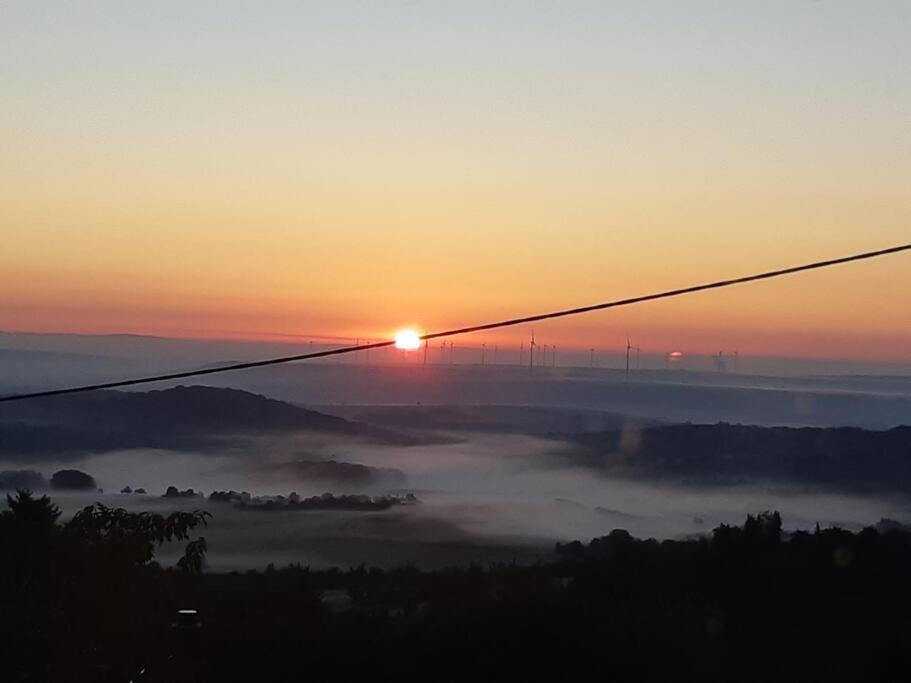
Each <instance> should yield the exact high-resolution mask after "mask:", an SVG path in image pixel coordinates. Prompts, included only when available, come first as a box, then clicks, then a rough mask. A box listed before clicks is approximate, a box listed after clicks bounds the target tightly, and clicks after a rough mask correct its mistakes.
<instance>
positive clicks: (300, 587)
mask: <svg viewBox="0 0 911 683" xmlns="http://www.w3.org/2000/svg"><path fill="white" fill-rule="evenodd" d="M57 514H58V511H57V510H56V509H55V508H54V507H53V504H52V503H51V502H50V501H49V500H48V499H47V498H46V497H45V498H41V499H35V498H34V497H32V496H30V495H29V494H27V493H24V492H23V493H20V494H18V495H17V497H15V498H11V500H10V509H9V510H8V511H6V512H4V513H2V514H0V544H2V547H0V549H2V551H3V555H2V557H3V558H4V559H3V562H2V564H0V568H2V571H0V576H2V580H3V584H2V593H0V600H2V605H0V607H2V609H3V614H4V619H3V620H2V621H0V628H2V629H3V632H2V633H0V643H2V644H3V646H4V647H5V648H7V651H6V652H5V653H3V655H4V656H3V663H4V674H5V676H6V680H13V681H20V680H21V681H48V680H55V681H111V680H131V679H133V680H144V681H169V682H176V681H249V680H268V681H296V680H301V679H305V680H319V681H323V680H336V681H354V680H370V681H407V680H422V681H426V680H433V681H464V680H481V681H554V680H622V681H668V680H694V681H781V680H787V681H802V680H828V681H860V680H863V681H875V680H884V681H900V680H907V679H908V677H909V674H908V672H909V671H911V616H909V615H911V584H909V582H908V580H907V577H908V575H909V572H911V536H909V535H908V534H907V533H906V532H905V531H904V530H902V529H901V527H900V525H897V524H896V523H894V522H888V521H886V522H884V523H883V524H882V525H881V528H880V529H879V530H878V529H874V528H869V529H865V530H863V531H862V532H860V533H851V532H848V531H844V530H841V529H826V530H819V529H817V530H816V532H815V533H806V532H798V533H795V534H792V535H790V536H785V535H784V534H783V532H782V527H781V518H780V516H779V515H778V514H777V513H762V514H760V515H757V516H755V517H754V516H750V517H749V518H748V519H747V520H746V523H745V524H744V525H743V526H742V527H732V526H722V527H719V528H718V529H716V530H715V531H714V533H713V535H712V536H711V537H706V538H699V539H693V540H688V541H665V542H661V543H659V542H656V541H654V540H637V539H635V538H633V537H632V536H630V535H629V534H628V533H626V532H625V531H622V530H617V531H614V532H612V533H611V534H609V535H608V536H605V537H602V538H598V539H595V540H593V541H592V542H591V543H589V544H582V543H578V542H576V543H570V544H565V545H558V546H557V547H556V550H555V554H554V558H553V560H552V561H551V562H549V563H546V564H540V565H536V566H527V567H522V566H517V565H500V566H493V567H488V568H481V567H478V566H472V567H467V568H462V569H451V570H446V571H440V572H421V571H418V570H416V569H410V568H402V569H397V570H392V571H380V570H375V569H367V568H365V567H359V568H356V569H351V570H348V571H340V570H328V571H318V572H317V571H311V570H310V569H309V568H305V567H300V566H291V567H288V568H286V569H281V570H276V569H275V568H274V567H271V566H270V567H268V568H267V569H266V571H265V572H263V573H256V572H248V573H233V574H215V575H202V574H201V573H200V572H201V570H202V558H203V556H204V554H205V549H206V548H205V541H204V539H198V540H194V541H192V542H190V543H189V544H188V546H187V551H186V553H185V555H184V558H183V560H181V562H180V564H179V568H178V569H175V570H168V571H164V570H161V569H159V568H158V567H157V566H156V565H155V564H154V562H152V561H151V557H152V553H153V552H154V547H155V545H156V544H157V543H159V542H160V541H161V540H164V539H168V538H175V539H184V540H186V539H187V538H188V534H189V532H190V531H191V530H192V529H194V528H195V527H196V526H198V525H199V524H203V523H204V522H205V518H204V516H202V515H200V514H199V513H177V515H172V516H170V517H167V518H164V517H161V516H156V515H148V514H141V515H136V514H131V513H127V512H125V511H122V510H114V509H111V508H106V507H104V506H99V505H94V506H90V507H88V508H86V509H85V510H83V511H82V512H80V513H79V514H78V515H77V516H76V517H75V518H74V519H73V521H72V522H70V523H68V524H66V525H64V526H59V525H57V524H56V523H55V520H56V515H57ZM187 608H189V609H187ZM177 610H184V611H183V612H181V613H180V614H178V613H177ZM140 671H144V673H143V674H142V675H141V677H140Z"/></svg>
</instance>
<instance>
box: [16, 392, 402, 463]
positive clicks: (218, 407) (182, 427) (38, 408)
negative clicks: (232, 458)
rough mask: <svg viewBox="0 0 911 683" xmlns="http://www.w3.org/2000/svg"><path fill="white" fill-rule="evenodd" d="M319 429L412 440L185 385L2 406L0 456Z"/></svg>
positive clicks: (246, 395)
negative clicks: (155, 389)
mask: <svg viewBox="0 0 911 683" xmlns="http://www.w3.org/2000/svg"><path fill="white" fill-rule="evenodd" d="M294 432H315V433H320V434H326V435H337V436H344V437H349V438H355V439H359V440H364V441H371V442H374V443H382V444H390V445H402V446H407V445H413V444H414V443H416V440H415V439H414V438H412V437H410V436H406V435H404V434H400V433H398V432H395V431H392V430H389V429H383V428H380V427H372V426H368V425H364V424H359V423H357V422H351V421H349V420H346V419H344V418H340V417H335V416H332V415H325V414H323V413H320V412H317V411H314V410H308V409H306V408H302V407H299V406H295V405H291V404H290V403H285V402H283V401H277V400H275V399H271V398H267V397H265V396H261V395H259V394H254V393H250V392H247V391H241V390H239V389H221V388H215V387H204V386H189V387H187V386H179V387H175V388H172V389H162V390H157V391H149V392H125V391H103V392H98V393H96V394H93V395H91V396H83V397H72V396H57V397H51V398H47V399H42V400H39V401H34V402H32V403H29V404H19V405H16V406H11V405H10V406H6V407H5V408H4V409H3V410H2V411H0V456H2V455H16V454H23V455H24V454H48V455H49V454H55V453H56V454H60V455H67V454H68V455H76V454H82V453H87V452H102V451H108V450H114V449H125V448H172V449H191V448H192V449H210V448H213V447H219V446H223V445H225V444H226V442H235V443H236V437H237V436H257V435H266V434H280V433H284V434H290V433H294Z"/></svg>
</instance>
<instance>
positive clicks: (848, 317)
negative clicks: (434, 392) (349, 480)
mask: <svg viewBox="0 0 911 683" xmlns="http://www.w3.org/2000/svg"><path fill="white" fill-rule="evenodd" d="M909 35H911V4H909V3H907V2H903V1H902V2H877V1H870V2H863V3H859V2H831V1H828V0H823V1H818V2H801V1H798V0H790V1H788V2H775V1H770V0H763V1H762V2H758V1H757V2H735V1H730V2H721V1H718V2H685V3H684V2H676V1H674V2H658V1H655V2H647V3H644V2H612V3H603V2H593V3H583V2H553V3H545V2H524V3H516V2H497V3H490V2H481V3H474V2H467V1H464V0H463V1H460V2H451V3H437V2H422V3H417V2H398V3H395V2H383V3H377V2H372V3H352V2H341V1H339V2H333V3H326V2H319V3H306V2H293V3H292V2H287V3H285V2H272V3H265V2H262V3H260V2H257V3H254V2H246V3H240V2H230V1H220V2H193V3H188V2H180V3H177V2H165V1H160V2H155V3H148V2H145V3H139V2H122V1H121V2H81V3H71V2H42V1H40V0H28V1H24V2H16V1H7V2H4V3H2V4H0V93H2V95H0V97H2V106H0V233H2V239H0V329H2V330H9V331H37V332H51V331H55V332H81V333H115V332H131V333H137V334H159V335H166V336H167V335H173V336H189V337H203V338H220V337H231V338H250V339H266V338H269V339H276V338H284V335H304V336H306V335H337V336H343V337H352V338H354V337H361V338H365V337H372V338H378V337H386V336H388V335H390V334H391V333H392V331H393V330H395V329H396V328H397V327H399V326H401V325H405V324H413V325H416V326H418V327H419V328H421V329H423V330H427V331H433V330H437V329H445V328H447V327H452V326H461V325H466V324H473V323H478V322H484V321H488V320H492V319H499V318H503V317H513V316H516V315H523V314H529V313H534V312H539V311H542V310H548V309H551V308H563V307H568V306H576V305H585V304H590V303H595V302H599V301H604V300H610V299H615V298H619V297H624V296H630V295H637V294H643V293H648V292H652V291H657V290H661V289H665V288H672V287H679V286H686V285H690V284H694V283H698V282H702V281H707V280H712V279H717V278H723V277H729V276H736V275H741V274H747V273H750V272H753V271H759V270H766V269H770V268H777V267H783V266H788V265H792V264H797V263H801V262H803V261H811V260H818V259H822V258H830V257H837V256H840V255H844V254H848V253H852V252H855V251H865V250H870V249H876V248H881V247H885V246H889V245H892V244H898V243H907V242H911V239H909V237H911V220H909V218H911V183H909V182H908V180H909V178H911V126H909V125H908V122H909V120H911V85H909V84H911V40H909V39H908V36H909ZM909 291H911V257H909V256H907V255H905V256H894V257H889V258H888V259H884V260H881V261H876V262H869V263H864V264H858V265H850V266H846V267H843V268H841V269H838V270H833V271H828V272H819V273H815V274H811V275H803V276H798V277H794V278H790V279H787V280H781V281H776V282H770V283H764V284H759V285H751V286H745V287H738V288H735V289H731V290H725V291H723V292H714V293H706V294H700V295H696V296H693V297H691V298H688V299H685V300H684V299H678V300H672V301H667V302H661V303H655V304H648V305H643V306H639V307H635V308H629V309H624V310H617V311H612V312H608V313H600V314H594V315H591V316H586V317H582V318H577V319H573V320H567V321H563V322H554V323H550V324H548V325H547V326H542V327H541V328H539V330H538V334H539V335H540V334H543V335H546V337H547V338H548V339H549V340H550V341H551V343H557V344H559V345H561V347H564V348H566V347H573V346H578V347H580V348H585V347H589V346H594V345H599V346H601V345H608V346H610V345H620V344H625V340H626V337H627V335H628V334H630V335H632V336H633V337H634V338H635V340H636V342H637V343H639V344H640V345H643V346H647V347H649V348H652V349H659V348H663V349H671V348H674V349H682V350H685V351H689V352H712V353H714V352H716V351H717V350H718V349H720V348H727V349H733V348H736V349H738V350H740V352H741V353H744V354H756V355H788V356H808V357H809V356H812V357H825V358H839V357H844V358H855V359H864V360H883V361H892V362H895V361H898V362H902V361H908V362H911V297H909V296H907V293H908V292H909ZM527 333H528V331H527V330H522V331H516V332H511V333H508V334H503V335H501V336H499V337H498V336H496V335H494V334H491V335H489V336H488V337H487V338H486V339H488V340H490V341H497V340H505V339H507V338H508V339H512V338H514V337H516V335H520V336H521V337H523V338H524V337H525V336H526V335H527ZM510 335H512V336H510ZM516 338H517V337H516ZM476 341H482V340H481V339H478V340H476Z"/></svg>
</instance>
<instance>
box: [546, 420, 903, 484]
mask: <svg viewBox="0 0 911 683" xmlns="http://www.w3.org/2000/svg"><path fill="white" fill-rule="evenodd" d="M562 438H563V440H564V441H565V442H567V443H568V444H570V445H571V447H570V448H568V449H565V450H564V451H562V452H561V453H560V454H559V455H558V456H557V457H558V458H560V459H561V460H570V461H572V462H573V463H575V464H577V465H581V466H585V467H591V468H594V469H596V470H600V471H602V472H604V473H606V474H611V475H614V476H628V477H631V478H637V479H656V480H666V481H668V482H674V483H695V484H736V483H746V482H757V481H770V482H778V483H788V484H796V485H798V486H812V487H813V488H820V487H829V488H834V489H839V490H843V491H854V492H883V493H886V492H901V493H911V427H896V428H894V429H890V430H888V431H869V430H864V429H855V428H848V427H844V428H815V427H805V428H789V427H753V426H743V425H729V424H723V423H722V424H714V425H693V424H680V425H668V426H658V427H648V428H645V429H641V430H610V431H604V432H599V433H576V434H565V435H563V437H562Z"/></svg>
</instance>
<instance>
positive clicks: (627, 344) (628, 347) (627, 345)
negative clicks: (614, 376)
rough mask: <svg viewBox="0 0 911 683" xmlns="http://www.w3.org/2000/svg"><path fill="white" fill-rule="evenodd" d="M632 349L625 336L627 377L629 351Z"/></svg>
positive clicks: (627, 371)
mask: <svg viewBox="0 0 911 683" xmlns="http://www.w3.org/2000/svg"><path fill="white" fill-rule="evenodd" d="M632 350H633V345H632V343H630V340H629V337H627V338H626V376H627V377H629V352H630V351H632Z"/></svg>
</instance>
